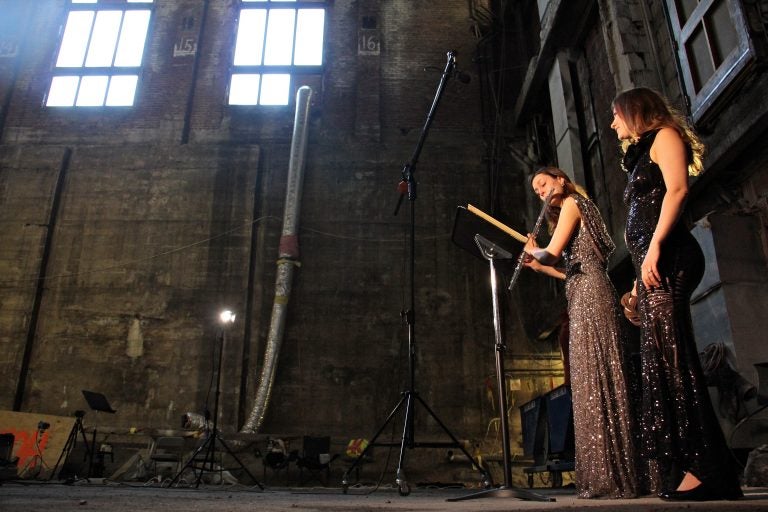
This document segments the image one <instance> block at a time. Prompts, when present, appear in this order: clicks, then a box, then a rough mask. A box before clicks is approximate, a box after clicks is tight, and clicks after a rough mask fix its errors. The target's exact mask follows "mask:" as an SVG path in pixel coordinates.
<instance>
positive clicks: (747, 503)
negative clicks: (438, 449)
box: [0, 480, 768, 512]
mask: <svg viewBox="0 0 768 512" xmlns="http://www.w3.org/2000/svg"><path fill="white" fill-rule="evenodd" d="M478 492H480V491H479V490H477V489H463V488H436V487H432V488H429V487H425V488H421V487H417V488H416V489H413V490H412V491H411V493H410V494H409V495H407V496H401V495H400V494H399V493H398V492H397V489H395V488H393V487H392V486H385V487H379V488H375V487H350V488H349V489H348V490H347V493H346V494H345V493H344V492H343V491H342V489H340V488H267V489H265V490H261V489H259V488H258V487H245V486H242V485H224V486H210V485H201V486H200V487H199V488H194V487H190V488H162V487H157V486H146V485H140V484H128V483H113V482H110V481H108V480H100V481H99V480H92V481H90V482H86V481H80V482H77V483H74V484H69V485H67V484H62V483H53V482H29V481H6V482H3V484H2V485H1V486H0V510H1V511H2V512H37V511H40V512H43V511H45V512H49V511H57V512H72V511H79V512H82V511H85V510H99V511H101V510H104V511H114V512H127V511H131V512H136V511H141V510H158V511H162V512H195V511H216V512H239V511H254V510H258V511H263V512H278V511H398V512H399V511H478V512H479V511H490V512H494V511H507V510H531V511H543V510H546V511H561V510H575V509H585V508H590V509H596V510H607V511H614V510H620V511H628V512H629V511H632V512H634V511H637V512H641V511H642V512H654V511H671V510H713V511H744V510H746V511H751V510H754V511H758V510H761V511H768V489H763V488H760V489H757V488H753V489H746V490H745V497H744V498H743V499H741V500H738V501H730V502H729V501H722V502H707V503H667V502H663V501H661V500H659V499H657V498H640V499H634V500H580V499H577V498H576V497H575V496H574V494H573V491H572V490H567V489H558V490H552V489H535V490H534V492H535V493H536V495H535V497H539V496H543V497H546V498H553V499H554V501H538V500H532V499H521V498H520V497H518V496H520V495H523V496H524V497H525V498H531V497H532V496H531V495H530V494H529V491H528V490H518V489H511V490H506V491H504V492H502V493H491V494H492V495H491V496H486V497H482V498H475V499H468V500H462V501H454V502H450V501H447V500H448V499H452V498H460V497H466V496H477V493H478ZM494 494H507V496H498V495H494ZM509 494H512V496H509Z"/></svg>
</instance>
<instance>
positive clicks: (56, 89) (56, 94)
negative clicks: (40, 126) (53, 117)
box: [45, 76, 80, 107]
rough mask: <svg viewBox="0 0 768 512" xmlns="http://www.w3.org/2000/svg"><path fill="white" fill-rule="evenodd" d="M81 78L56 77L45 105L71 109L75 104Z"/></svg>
mask: <svg viewBox="0 0 768 512" xmlns="http://www.w3.org/2000/svg"><path fill="white" fill-rule="evenodd" d="M79 84H80V77H79V76H55V77H53V80H52V81H51V90H50V91H49V92H48V99H47V100H46V102H45V105H46V106H48V107H71V106H72V105H74V104H75V96H76V95H77V86H78V85H79Z"/></svg>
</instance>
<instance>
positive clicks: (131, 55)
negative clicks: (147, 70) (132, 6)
mask: <svg viewBox="0 0 768 512" xmlns="http://www.w3.org/2000/svg"><path fill="white" fill-rule="evenodd" d="M148 27H149V11H128V12H126V13H125V17H124V18H123V30H122V31H121V32H120V40H119V41H118V43H117V54H116V55H115V66H117V67H138V66H141V57H142V54H143V53H144V41H145V40H146V38H147V28H148Z"/></svg>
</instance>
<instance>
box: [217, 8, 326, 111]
mask: <svg viewBox="0 0 768 512" xmlns="http://www.w3.org/2000/svg"><path fill="white" fill-rule="evenodd" d="M329 7H330V1H329V0H314V1H312V0H296V1H290V0H289V1H286V0H262V1H247V0H240V1H239V10H238V12H237V17H236V18H235V31H234V40H235V42H236V41H237V31H238V30H239V29H240V18H241V13H242V11H244V10H256V9H264V10H266V11H268V12H269V11H272V10H284V9H290V10H293V11H296V13H297V15H298V11H299V10H301V9H317V10H322V11H323V39H322V46H323V47H322V49H321V52H322V53H321V55H322V64H319V65H297V64H281V65H275V64H264V63H263V60H264V55H262V64H258V65H235V63H234V59H235V52H236V50H237V48H236V46H233V47H232V58H231V60H230V70H229V81H228V83H227V92H226V104H227V107H229V108H243V107H245V108H254V107H256V108H285V107H288V106H291V105H292V104H293V103H294V101H295V97H294V95H293V94H290V92H291V91H295V90H297V88H298V87H299V86H300V85H303V83H302V84H298V83H296V77H301V76H305V75H312V76H319V75H322V74H323V72H324V70H325V61H326V59H325V47H326V46H325V45H326V42H327V33H328V10H329ZM267 16H269V14H267ZM267 27H268V24H267V25H265V29H264V31H265V34H264V37H265V39H266V36H267V32H268V29H267ZM235 44H236V43H235ZM295 44H296V30H295V28H294V32H293V45H292V48H291V59H292V60H293V57H294V56H295V50H296V47H295ZM262 48H263V49H262V51H265V50H266V48H265V46H263V47H262ZM248 74H257V75H260V76H261V78H260V80H259V91H258V93H257V103H250V104H241V103H230V97H231V92H232V91H231V88H232V77H233V76H234V75H248ZM269 74H273V75H288V76H289V85H288V88H289V94H288V102H287V103H286V104H285V105H282V104H280V105H274V104H262V103H260V101H261V92H262V91H261V88H262V86H263V77H264V75H269Z"/></svg>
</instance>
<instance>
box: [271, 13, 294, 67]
mask: <svg viewBox="0 0 768 512" xmlns="http://www.w3.org/2000/svg"><path fill="white" fill-rule="evenodd" d="M295 20H296V11H295V10H293V9H273V10H271V11H270V12H269V25H268V26H267V44H266V48H265V52H264V64H266V65H268V66H280V65H283V66H285V65H288V64H290V63H291V53H292V50H293V24H294V22H295Z"/></svg>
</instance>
